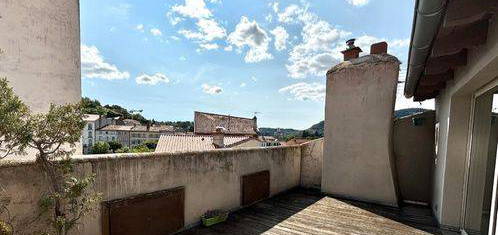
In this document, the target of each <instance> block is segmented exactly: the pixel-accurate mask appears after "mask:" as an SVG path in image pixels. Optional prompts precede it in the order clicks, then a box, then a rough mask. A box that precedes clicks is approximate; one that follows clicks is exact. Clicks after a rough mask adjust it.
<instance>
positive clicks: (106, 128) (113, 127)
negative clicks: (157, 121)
mask: <svg viewBox="0 0 498 235" xmlns="http://www.w3.org/2000/svg"><path fill="white" fill-rule="evenodd" d="M99 131H143V132H159V133H164V132H174V131H175V128H174V127H173V126H167V125H161V126H151V127H149V129H148V130H147V126H131V125H107V126H104V127H102V128H100V129H99Z"/></svg>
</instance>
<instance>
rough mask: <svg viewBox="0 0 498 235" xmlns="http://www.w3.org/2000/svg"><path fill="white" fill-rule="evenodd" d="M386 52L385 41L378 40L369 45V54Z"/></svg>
mask: <svg viewBox="0 0 498 235" xmlns="http://www.w3.org/2000/svg"><path fill="white" fill-rule="evenodd" d="M386 53H387V42H378V43H374V44H372V46H370V54H371V55H374V54H386Z"/></svg>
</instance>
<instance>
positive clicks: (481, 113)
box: [464, 87, 498, 234]
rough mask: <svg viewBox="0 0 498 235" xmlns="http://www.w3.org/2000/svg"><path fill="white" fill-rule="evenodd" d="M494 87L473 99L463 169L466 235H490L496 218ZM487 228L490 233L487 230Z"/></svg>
mask: <svg viewBox="0 0 498 235" xmlns="http://www.w3.org/2000/svg"><path fill="white" fill-rule="evenodd" d="M497 91H498V87H495V88H493V89H491V90H489V91H487V92H485V93H483V94H482V95H479V96H478V97H476V98H475V100H474V102H475V103H474V108H473V126H472V131H471V150H470V158H469V162H468V170H467V184H466V185H467V187H466V190H467V191H466V197H465V202H466V203H465V208H464V209H465V214H464V230H465V232H466V233H467V234H488V232H489V233H490V234H494V227H495V224H494V223H490V219H491V218H493V219H495V218H496V214H495V211H496V210H495V208H496V204H495V202H494V200H493V198H495V197H496V192H495V188H496V187H495V186H496V174H495V162H496V148H497V138H498V120H497V118H498V92H497ZM490 227H491V230H490Z"/></svg>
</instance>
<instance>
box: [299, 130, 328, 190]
mask: <svg viewBox="0 0 498 235" xmlns="http://www.w3.org/2000/svg"><path fill="white" fill-rule="evenodd" d="M301 156H302V157H301V187H304V188H313V189H320V186H321V183H322V161H323V138H320V139H316V140H312V141H309V142H306V143H304V144H301Z"/></svg>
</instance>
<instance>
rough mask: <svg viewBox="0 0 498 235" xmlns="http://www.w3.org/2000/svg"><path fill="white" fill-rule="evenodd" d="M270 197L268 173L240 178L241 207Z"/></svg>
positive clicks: (258, 173)
mask: <svg viewBox="0 0 498 235" xmlns="http://www.w3.org/2000/svg"><path fill="white" fill-rule="evenodd" d="M269 196H270V171H261V172H257V173H253V174H249V175H244V176H242V205H243V206H247V205H251V204H253V203H254V202H257V201H260V200H263V199H265V198H268V197H269Z"/></svg>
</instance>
